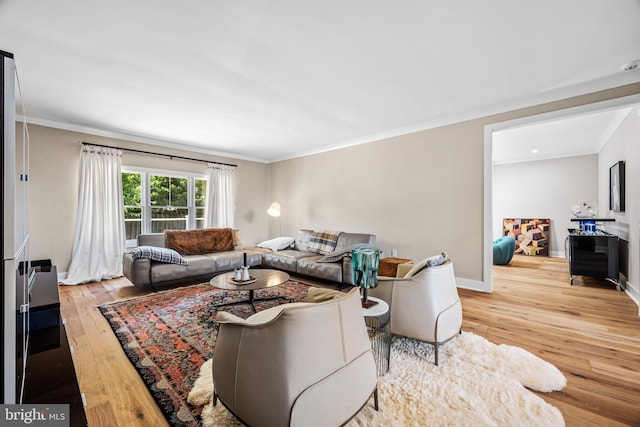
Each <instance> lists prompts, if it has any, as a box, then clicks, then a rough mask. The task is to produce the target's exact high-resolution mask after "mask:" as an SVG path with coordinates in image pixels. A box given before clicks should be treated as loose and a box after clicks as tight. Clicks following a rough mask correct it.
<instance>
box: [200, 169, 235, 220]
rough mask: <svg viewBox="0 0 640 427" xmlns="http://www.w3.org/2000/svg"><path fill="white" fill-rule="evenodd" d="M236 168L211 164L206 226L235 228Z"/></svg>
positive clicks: (208, 181)
mask: <svg viewBox="0 0 640 427" xmlns="http://www.w3.org/2000/svg"><path fill="white" fill-rule="evenodd" d="M234 170H235V168H234V167H233V166H227V165H218V164H209V174H208V180H207V199H206V208H205V212H206V213H205V215H206V226H207V227H212V228H224V227H230V228H233V226H234V220H233V217H234V211H235V206H236V193H235V191H236V190H235V175H234Z"/></svg>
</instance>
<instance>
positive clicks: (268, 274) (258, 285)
mask: <svg viewBox="0 0 640 427" xmlns="http://www.w3.org/2000/svg"><path fill="white" fill-rule="evenodd" d="M234 276H235V272H233V271H230V272H228V273H222V274H219V275H217V276H215V277H214V278H212V279H211V280H210V281H209V283H211V285H212V286H213V287H216V288H219V289H226V290H229V291H249V290H255V289H264V288H270V287H272V286H278V285H281V284H283V283H284V282H286V281H287V280H289V275H288V274H287V273H285V272H284V271H280V270H272V269H268V268H256V269H249V276H250V277H254V278H255V279H256V281H255V282H252V283H247V284H235V283H229V279H231V278H233V277H234Z"/></svg>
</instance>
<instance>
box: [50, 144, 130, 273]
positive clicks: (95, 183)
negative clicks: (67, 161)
mask: <svg viewBox="0 0 640 427" xmlns="http://www.w3.org/2000/svg"><path fill="white" fill-rule="evenodd" d="M121 160H122V152H121V151H120V150H117V149H114V148H106V147H97V146H91V145H83V146H82V152H81V155H80V171H79V172H80V176H79V189H78V212H77V219H76V232H75V238H74V241H73V254H72V257H71V264H70V265H69V271H68V273H67V278H66V279H65V280H64V281H63V282H62V283H63V284H66V285H74V284H79V283H86V282H94V281H96V282H97V281H100V280H103V279H111V278H114V277H119V276H122V254H123V253H124V252H125V249H126V241H125V232H124V207H123V201H122V172H121V163H122V162H121Z"/></svg>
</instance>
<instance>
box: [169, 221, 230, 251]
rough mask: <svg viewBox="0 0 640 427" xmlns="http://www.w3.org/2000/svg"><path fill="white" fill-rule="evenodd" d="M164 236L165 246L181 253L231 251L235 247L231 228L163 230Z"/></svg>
mask: <svg viewBox="0 0 640 427" xmlns="http://www.w3.org/2000/svg"><path fill="white" fill-rule="evenodd" d="M164 236H165V246H166V247H167V248H169V249H173V250H175V251H177V252H178V253H180V254H181V255H200V254H209V253H213V252H223V251H232V250H233V249H234V247H235V242H234V240H233V229H231V228H203V229H200V230H165V232H164Z"/></svg>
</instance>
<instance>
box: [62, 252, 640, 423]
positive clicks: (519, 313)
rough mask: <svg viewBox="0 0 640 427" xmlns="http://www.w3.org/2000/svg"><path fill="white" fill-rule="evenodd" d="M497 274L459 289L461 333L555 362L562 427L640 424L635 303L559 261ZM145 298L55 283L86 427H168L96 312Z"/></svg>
mask: <svg viewBox="0 0 640 427" xmlns="http://www.w3.org/2000/svg"><path fill="white" fill-rule="evenodd" d="M494 272H495V280H494V292H493V293H481V292H474V291H469V290H465V289H460V296H461V298H462V306H463V312H464V323H463V330H465V331H471V332H474V333H477V334H479V335H482V336H483V337H485V338H487V339H488V340H490V341H492V342H494V343H496V344H510V345H517V346H519V347H522V348H524V349H526V350H528V351H530V352H532V353H534V354H536V355H538V356H540V357H542V358H543V359H545V360H547V361H548V362H551V363H553V364H554V365H556V366H557V367H558V368H559V369H560V370H561V371H562V372H563V373H564V375H565V376H566V377H567V387H566V388H565V389H564V390H562V391H560V392H555V393H548V394H546V393H538V395H540V396H541V397H542V398H544V399H545V400H546V401H548V402H549V403H551V404H552V405H554V406H556V407H557V408H559V409H560V410H561V411H562V414H563V415H564V418H565V421H566V424H567V426H581V427H582V426H622V425H632V426H640V317H639V316H638V306H637V305H636V304H634V303H633V302H632V301H631V300H630V299H629V297H628V296H627V295H626V294H625V293H624V292H618V291H616V290H615V287H614V286H613V285H611V284H608V283H607V282H601V281H597V280H593V279H586V278H585V279H582V278H578V279H576V280H575V281H574V285H573V286H569V280H568V277H569V275H568V269H567V262H566V260H564V259H557V258H534V257H524V256H520V257H518V256H516V257H515V258H514V260H513V261H512V262H511V264H510V265H508V266H500V267H495V268H494ZM144 294H145V292H141V291H139V290H137V289H136V288H134V287H133V286H131V285H130V284H129V282H128V281H127V280H126V279H115V280H109V281H105V282H101V283H90V284H86V285H79V286H61V287H60V297H61V311H62V315H63V317H64V319H65V320H66V327H67V335H68V338H69V342H70V344H71V345H72V346H73V350H74V353H73V360H74V364H75V369H76V373H77V376H78V380H79V384H80V389H81V391H82V393H83V394H84V396H85V399H86V413H87V419H88V422H89V426H91V427H94V426H154V427H156V426H165V425H167V423H166V421H165V419H164V417H163V415H162V413H161V412H160V410H159V409H158V408H157V406H156V405H155V403H154V401H153V399H152V397H151V396H150V394H149V393H148V392H147V389H146V387H145V386H144V384H143V382H142V380H141V379H140V378H139V376H138V374H137V373H136V371H135V369H134V368H133V366H132V365H131V364H130V363H129V361H128V359H127V358H126V356H125V355H124V353H123V351H122V349H121V348H120V345H119V343H118V341H117V339H116V338H115V336H114V334H113V332H112V331H111V328H110V327H109V325H108V324H107V322H106V321H105V319H104V318H103V317H102V315H101V314H100V312H99V311H98V310H97V308H96V306H98V305H100V304H102V303H105V302H110V301H115V300H120V299H125V298H130V297H133V296H139V295H144ZM470 422H471V420H470Z"/></svg>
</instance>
